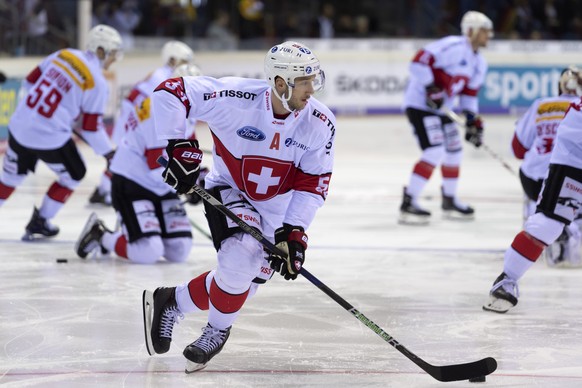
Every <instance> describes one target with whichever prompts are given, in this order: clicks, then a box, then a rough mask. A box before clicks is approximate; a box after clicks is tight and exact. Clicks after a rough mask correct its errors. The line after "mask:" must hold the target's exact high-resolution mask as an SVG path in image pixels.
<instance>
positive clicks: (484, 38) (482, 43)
mask: <svg viewBox="0 0 582 388" xmlns="http://www.w3.org/2000/svg"><path fill="white" fill-rule="evenodd" d="M491 36H492V31H491V30H488V29H485V28H480V29H479V31H478V32H477V33H476V34H475V36H474V37H473V46H474V47H487V44H488V43H489V39H490V38H491Z"/></svg>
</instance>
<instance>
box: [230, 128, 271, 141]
mask: <svg viewBox="0 0 582 388" xmlns="http://www.w3.org/2000/svg"><path fill="white" fill-rule="evenodd" d="M236 134H237V135H239V136H240V137H242V138H243V139H247V140H251V141H263V140H265V139H266V136H265V134H264V133H263V131H261V130H260V129H258V128H255V127H250V126H246V127H242V128H240V129H239V130H237V131H236Z"/></svg>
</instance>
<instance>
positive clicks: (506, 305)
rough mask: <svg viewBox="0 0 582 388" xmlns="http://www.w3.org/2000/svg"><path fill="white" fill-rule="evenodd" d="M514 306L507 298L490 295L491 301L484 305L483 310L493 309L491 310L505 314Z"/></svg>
mask: <svg viewBox="0 0 582 388" xmlns="http://www.w3.org/2000/svg"><path fill="white" fill-rule="evenodd" d="M513 306H514V305H513V304H512V303H511V302H509V301H507V300H505V299H500V298H496V297H494V296H490V297H489V302H488V303H487V304H484V305H483V310H485V311H491V312H494V313H498V314H505V313H506V312H508V311H509V309H511V308H512V307H513Z"/></svg>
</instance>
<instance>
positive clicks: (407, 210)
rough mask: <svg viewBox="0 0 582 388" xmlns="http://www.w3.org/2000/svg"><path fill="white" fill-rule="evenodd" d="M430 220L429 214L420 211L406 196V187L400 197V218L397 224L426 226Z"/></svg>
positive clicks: (409, 197)
mask: <svg viewBox="0 0 582 388" xmlns="http://www.w3.org/2000/svg"><path fill="white" fill-rule="evenodd" d="M429 220H430V212H429V211H427V210H424V209H422V208H421V207H420V206H418V204H416V201H414V200H413V199H412V197H411V196H410V195H409V194H406V187H405V188H404V191H403V195H402V204H401V205H400V218H399V219H398V223H400V224H405V225H426V224H428V222H429Z"/></svg>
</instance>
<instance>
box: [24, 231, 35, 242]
mask: <svg viewBox="0 0 582 388" xmlns="http://www.w3.org/2000/svg"><path fill="white" fill-rule="evenodd" d="M20 239H21V240H22V241H35V240H36V237H34V234H32V233H28V232H26V233H24V235H23V236H22V237H21V238H20Z"/></svg>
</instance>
